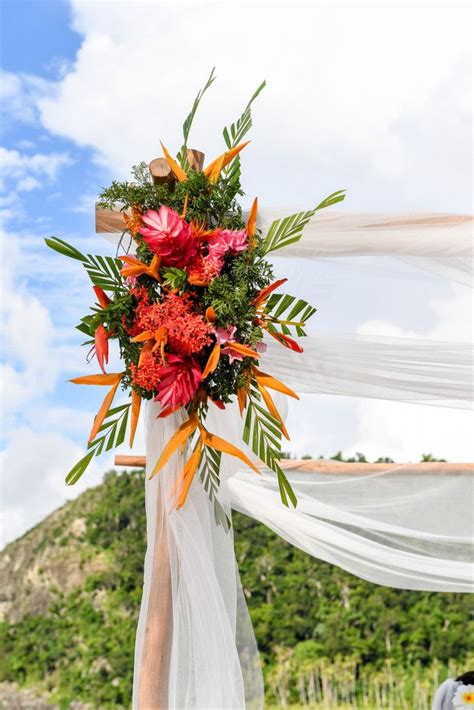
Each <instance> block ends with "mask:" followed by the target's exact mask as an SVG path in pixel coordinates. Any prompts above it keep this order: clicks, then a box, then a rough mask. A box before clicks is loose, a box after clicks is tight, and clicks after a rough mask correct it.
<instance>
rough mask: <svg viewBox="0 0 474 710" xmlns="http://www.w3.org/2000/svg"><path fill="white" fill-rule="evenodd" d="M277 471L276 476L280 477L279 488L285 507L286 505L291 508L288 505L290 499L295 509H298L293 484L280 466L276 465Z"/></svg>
mask: <svg viewBox="0 0 474 710" xmlns="http://www.w3.org/2000/svg"><path fill="white" fill-rule="evenodd" d="M275 470H276V474H277V477H278V487H279V489H280V497H281V500H282V502H283V505H286V507H287V508H289V505H288V498H289V499H290V501H291V503H292V505H293V507H294V508H296V506H297V503H298V501H297V499H296V496H295V492H294V490H293V488H292V487H291V483H290V482H289V480H288V479H287V477H286V476H285V473H284V471H283V469H282V468H281V466H280V465H279V464H276V469H275Z"/></svg>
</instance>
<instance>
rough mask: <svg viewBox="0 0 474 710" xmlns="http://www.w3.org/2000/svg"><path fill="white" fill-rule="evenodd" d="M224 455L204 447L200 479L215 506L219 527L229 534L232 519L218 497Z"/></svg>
mask: <svg viewBox="0 0 474 710" xmlns="http://www.w3.org/2000/svg"><path fill="white" fill-rule="evenodd" d="M221 459H222V454H221V452H220V451H216V450H215V449H213V448H212V447H210V446H204V447H203V450H202V454H201V460H200V462H199V468H198V472H199V477H200V479H201V481H202V484H203V487H204V490H205V491H206V493H207V495H208V496H209V500H210V501H211V503H213V505H214V518H215V521H216V523H217V525H222V527H223V528H224V530H225V531H226V532H227V531H228V530H229V529H230V524H231V523H230V519H229V517H228V515H227V513H226V512H225V510H224V508H223V506H222V505H221V503H220V502H219V499H218V497H217V494H218V491H219V486H220V482H221V479H220V467H221Z"/></svg>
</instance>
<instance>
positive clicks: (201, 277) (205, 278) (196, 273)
mask: <svg viewBox="0 0 474 710" xmlns="http://www.w3.org/2000/svg"><path fill="white" fill-rule="evenodd" d="M223 266H224V259H223V258H222V257H221V256H218V255H215V254H213V253H212V252H209V254H207V255H203V254H196V255H195V256H193V258H192V260H191V263H190V264H189V266H188V281H189V283H190V284H193V285H194V286H207V284H209V283H210V282H211V281H212V279H215V278H216V276H219V274H220V273H221V271H222V267H223Z"/></svg>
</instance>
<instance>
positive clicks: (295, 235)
mask: <svg viewBox="0 0 474 710" xmlns="http://www.w3.org/2000/svg"><path fill="white" fill-rule="evenodd" d="M344 198H345V190H337V192H333V193H332V194H331V195H329V196H328V197H326V198H325V199H324V200H323V201H322V202H320V203H319V205H317V207H315V208H314V209H312V210H308V211H307V212H297V213H296V214H292V215H290V216H289V217H284V218H283V219H276V220H275V221H274V222H272V224H271V225H270V229H269V230H268V233H267V236H266V237H265V241H264V243H263V248H264V252H265V254H269V253H270V252H272V251H276V250H277V249H283V247H287V246H290V244H295V243H296V242H299V240H300V239H301V237H302V235H303V229H304V228H305V227H306V225H307V224H308V222H309V220H310V219H311V217H314V215H315V214H316V212H317V211H318V210H322V209H324V208H325V207H329V206H330V205H334V204H336V203H337V202H342V200H344Z"/></svg>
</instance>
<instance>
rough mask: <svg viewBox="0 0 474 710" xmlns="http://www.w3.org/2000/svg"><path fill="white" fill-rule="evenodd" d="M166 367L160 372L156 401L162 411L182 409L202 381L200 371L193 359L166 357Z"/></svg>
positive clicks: (174, 356)
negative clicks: (170, 408)
mask: <svg viewBox="0 0 474 710" xmlns="http://www.w3.org/2000/svg"><path fill="white" fill-rule="evenodd" d="M167 362H168V365H167V366H166V367H162V368H161V371H160V383H159V385H158V394H157V395H156V397H155V399H158V400H159V401H160V403H161V406H162V408H163V409H165V408H167V407H180V406H181V407H184V406H185V405H187V404H188V403H189V402H190V400H191V399H192V398H193V397H194V395H195V394H196V392H197V389H198V387H199V384H200V382H201V380H202V374H201V369H200V367H199V364H198V362H197V360H195V358H193V357H190V358H180V357H176V355H168V358H167Z"/></svg>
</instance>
